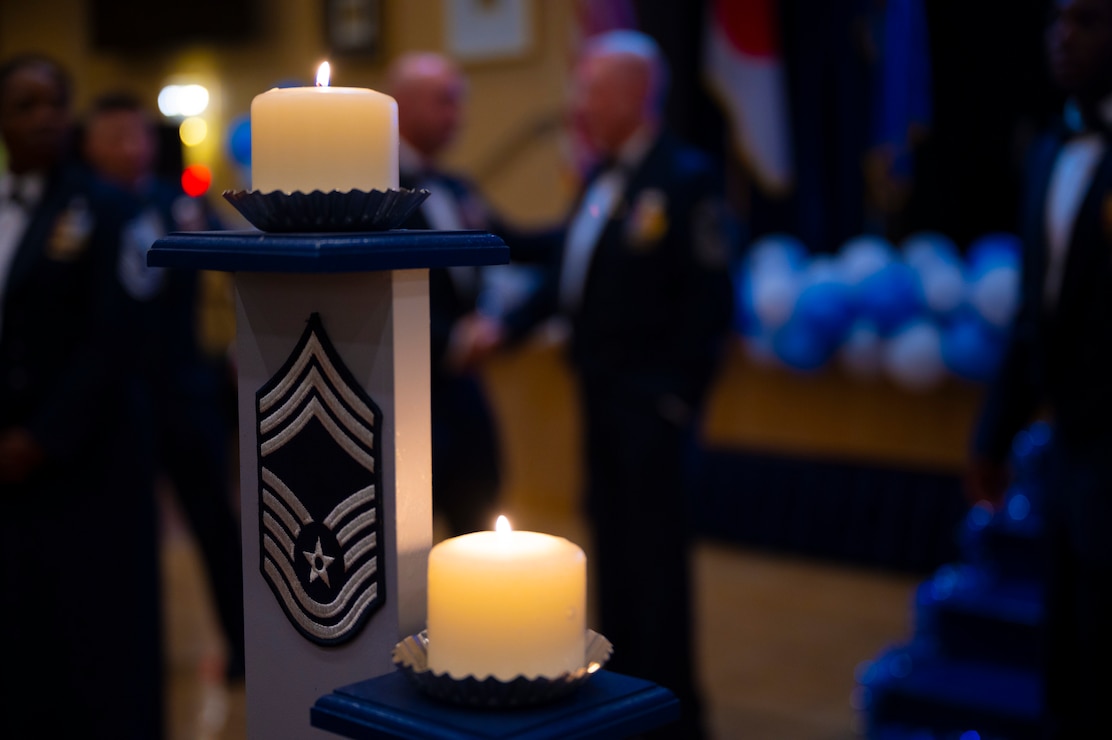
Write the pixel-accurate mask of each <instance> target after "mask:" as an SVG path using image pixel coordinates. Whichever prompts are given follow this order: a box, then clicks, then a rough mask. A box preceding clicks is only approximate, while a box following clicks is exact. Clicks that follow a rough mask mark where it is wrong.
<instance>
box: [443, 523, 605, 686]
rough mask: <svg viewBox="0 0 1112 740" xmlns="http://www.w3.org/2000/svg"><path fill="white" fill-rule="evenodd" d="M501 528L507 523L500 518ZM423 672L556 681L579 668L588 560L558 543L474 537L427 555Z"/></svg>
mask: <svg viewBox="0 0 1112 740" xmlns="http://www.w3.org/2000/svg"><path fill="white" fill-rule="evenodd" d="M498 519H499V526H503V522H505V517H499V518H498ZM428 576H429V578H428V594H429V600H428V635H429V653H428V659H429V668H430V669H431V670H432V671H434V672H435V673H449V674H451V675H452V676H454V677H456V678H464V677H466V676H475V677H477V678H480V679H481V678H486V677H487V676H494V677H495V678H497V679H499V680H501V681H510V680H513V679H514V678H517V677H518V676H526V677H527V678H537V677H539V676H544V677H548V678H555V677H557V676H560V675H562V674H564V673H569V672H571V671H575V670H578V669H579V668H582V667H583V664H584V658H585V651H586V646H585V640H586V630H587V625H586V605H587V558H586V556H585V555H584V554H583V550H582V548H580V547H579V546H578V545H576V544H574V543H572V542H569V541H568V540H566V539H564V538H563V537H555V536H553V535H549V534H542V533H540V532H517V531H510V529H509V523H508V522H505V524H504V529H502V530H500V531H494V532H473V533H471V534H465V535H461V536H459V537H453V538H451V539H448V540H444V541H443V542H440V543H439V544H437V545H436V546H434V547H433V548H432V550H431V551H430V552H429V573H428Z"/></svg>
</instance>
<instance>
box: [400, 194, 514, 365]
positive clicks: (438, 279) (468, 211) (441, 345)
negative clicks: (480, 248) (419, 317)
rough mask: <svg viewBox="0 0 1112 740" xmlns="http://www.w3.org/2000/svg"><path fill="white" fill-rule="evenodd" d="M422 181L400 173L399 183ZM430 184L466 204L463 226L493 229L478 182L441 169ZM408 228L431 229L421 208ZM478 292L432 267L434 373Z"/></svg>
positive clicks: (413, 216)
mask: <svg viewBox="0 0 1112 740" xmlns="http://www.w3.org/2000/svg"><path fill="white" fill-rule="evenodd" d="M422 184H425V183H421V182H418V180H417V178H416V177H415V176H414V175H413V174H412V173H406V172H403V173H401V176H400V178H399V185H400V186H401V187H403V188H410V189H414V188H417V187H419V186H421V185H422ZM429 187H443V188H446V189H448V190H449V191H450V192H451V194H452V196H453V197H454V198H455V199H456V201H457V202H459V203H461V204H463V206H464V211H465V217H464V218H463V221H464V226H465V227H466V228H469V229H482V230H489V231H494V230H495V225H494V224H492V223H487V221H488V216H487V214H486V213H485V209H484V208H482V207H481V206H480V205H479V204H480V201H479V198H478V195H477V191H476V189H475V186H474V185H473V184H472V183H471V182H470V181H468V180H466V179H464V178H462V177H460V176H458V175H454V174H449V173H443V172H438V173H437V175H436V180H435V183H433V184H431V185H429ZM405 228H407V229H428V228H430V226H429V223H428V220H427V219H426V218H425V214H424V213H423V212H422V211H421V209H417V210H416V211H415V212H414V213H413V215H412V216H410V218H409V220H408V221H407V222H406V224H405ZM477 297H478V296H477V295H476V293H475V291H473V290H466V289H461V287H460V286H459V285H458V284H457V283H456V282H455V281H454V280H453V279H452V276H451V273H450V272H449V271H448V270H447V269H444V268H433V269H431V270H429V303H430V308H429V311H430V320H431V322H432V323H431V326H430V333H431V335H432V357H431V359H432V372H433V375H434V377H435V376H436V374H437V373H438V372H440V368H442V367H443V359H444V352H445V350H446V349H447V346H448V338H449V336H450V334H451V331H452V326H453V324H455V322H456V320H457V319H459V318H461V317H463V316H465V315H467V314H468V313H470V312H471V311H474V310H475V301H476V298H477Z"/></svg>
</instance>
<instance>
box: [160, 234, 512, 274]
mask: <svg viewBox="0 0 1112 740" xmlns="http://www.w3.org/2000/svg"><path fill="white" fill-rule="evenodd" d="M509 259H510V250H509V248H508V247H507V246H506V245H505V244H504V243H503V242H502V240H501V239H499V238H498V237H496V236H494V235H493V234H488V233H486V232H485V231H416V230H409V229H394V230H392V231H373V232H356V233H348V232H337V233H319V234H278V233H267V232H262V231H257V230H255V229H248V230H243V231H191V232H177V233H174V234H170V235H168V236H165V237H163V238H161V239H159V240H158V241H156V242H155V243H154V245H153V246H152V247H151V248H150V251H148V252H147V264H148V265H150V266H151V267H182V268H189V269H194V270H217V271H222V272H303V273H329V272H377V271H381V270H412V269H417V268H424V267H457V266H466V265H502V264H506V263H507V262H509Z"/></svg>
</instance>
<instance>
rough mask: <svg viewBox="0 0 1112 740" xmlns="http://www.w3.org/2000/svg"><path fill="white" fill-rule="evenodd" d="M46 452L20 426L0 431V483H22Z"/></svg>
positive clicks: (39, 463) (40, 462)
mask: <svg viewBox="0 0 1112 740" xmlns="http://www.w3.org/2000/svg"><path fill="white" fill-rule="evenodd" d="M45 457H46V453H45V452H44V451H43V449H42V445H40V444H39V443H38V442H37V441H36V440H35V438H34V437H32V436H31V433H30V432H29V431H27V430H26V429H23V428H21V427H12V428H9V429H5V430H3V431H2V432H0V483H22V482H23V481H25V480H27V478H28V477H29V476H30V475H31V473H33V472H34V470H35V468H37V467H38V466H39V465H41V464H42V461H43V458H45Z"/></svg>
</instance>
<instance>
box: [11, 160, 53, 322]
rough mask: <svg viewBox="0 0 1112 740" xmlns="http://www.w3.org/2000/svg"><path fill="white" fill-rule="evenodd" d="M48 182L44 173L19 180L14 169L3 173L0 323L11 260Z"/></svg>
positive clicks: (31, 174)
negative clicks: (13, 171) (12, 171)
mask: <svg viewBox="0 0 1112 740" xmlns="http://www.w3.org/2000/svg"><path fill="white" fill-rule="evenodd" d="M45 183H46V181H45V178H44V177H43V175H42V174H41V173H30V174H27V175H23V176H21V177H19V178H18V179H17V178H16V177H15V176H14V175H13V174H12V173H11V172H5V173H4V174H3V175H0V326H2V325H3V322H2V319H3V307H4V300H5V299H6V297H7V293H8V275H9V274H10V273H11V268H12V262H13V261H14V260H15V253H16V251H17V250H18V249H19V243H20V242H21V241H22V240H23V235H24V233H26V231H27V226H28V225H29V224H30V223H31V214H32V213H34V210H35V206H36V205H38V202H39V199H40V198H42V191H43V187H44V186H45Z"/></svg>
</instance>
